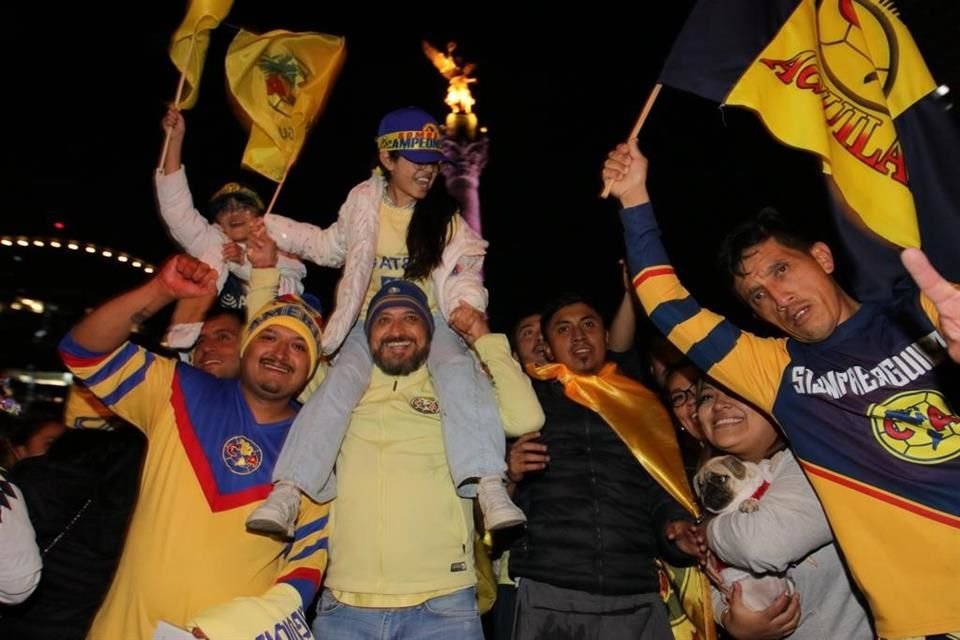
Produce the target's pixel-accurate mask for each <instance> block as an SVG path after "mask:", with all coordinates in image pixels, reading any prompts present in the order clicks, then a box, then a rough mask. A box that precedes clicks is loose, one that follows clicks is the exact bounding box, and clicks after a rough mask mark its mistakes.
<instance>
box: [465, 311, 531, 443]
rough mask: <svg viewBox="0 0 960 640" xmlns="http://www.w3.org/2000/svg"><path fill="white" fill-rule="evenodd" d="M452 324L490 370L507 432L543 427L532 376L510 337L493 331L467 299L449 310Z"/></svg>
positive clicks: (521, 433)
mask: <svg viewBox="0 0 960 640" xmlns="http://www.w3.org/2000/svg"><path fill="white" fill-rule="evenodd" d="M450 326H451V327H453V329H454V330H455V331H456V332H457V333H459V334H460V335H461V336H463V339H464V340H465V341H466V342H467V344H468V345H470V346H471V347H472V348H473V349H474V350H475V351H476V352H477V355H478V356H479V358H480V361H481V362H482V363H483V364H484V365H485V366H486V368H487V371H489V372H490V377H491V378H492V380H493V389H494V393H495V394H496V397H497V405H498V406H499V408H500V419H501V420H502V421H503V430H504V432H505V433H506V435H507V436H508V437H511V438H515V437H517V436H521V435H523V434H525V433H530V432H531V431H536V430H537V429H539V428H540V427H542V426H543V422H544V416H543V409H542V408H541V407H540V401H539V400H537V395H536V393H534V391H533V386H532V385H531V384H530V378H529V377H528V376H527V375H526V374H524V373H523V371H522V370H521V369H520V364H519V363H518V362H517V361H516V360H515V359H514V358H513V355H512V354H511V352H510V345H509V343H508V342H507V337H506V336H505V335H503V334H499V333H490V327H489V325H488V324H487V318H486V316H485V315H484V314H483V313H482V312H481V311H480V310H479V309H476V308H474V307H472V306H470V305H468V304H466V303H461V304H460V305H459V306H458V307H457V308H456V309H455V310H454V311H453V313H451V314H450Z"/></svg>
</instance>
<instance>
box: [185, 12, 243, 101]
mask: <svg viewBox="0 0 960 640" xmlns="http://www.w3.org/2000/svg"><path fill="white" fill-rule="evenodd" d="M231 5H233V0H190V2H189V3H188V5H187V15H186V17H185V18H184V19H183V22H182V23H180V26H179V27H178V28H177V30H176V32H175V33H174V34H173V38H172V39H171V40H170V59H171V60H173V64H174V65H175V66H176V67H177V69H179V70H180V73H182V74H183V75H184V84H183V92H182V93H181V95H180V101H179V102H178V103H177V108H179V109H189V108H190V107H192V106H193V105H195V104H196V103H197V94H198V89H199V88H200V76H202V75H203V61H204V59H206V57H207V47H209V46H210V31H212V30H213V29H216V28H217V26H219V24H220V21H221V20H223V19H224V18H226V17H227V14H228V13H230V7H231Z"/></svg>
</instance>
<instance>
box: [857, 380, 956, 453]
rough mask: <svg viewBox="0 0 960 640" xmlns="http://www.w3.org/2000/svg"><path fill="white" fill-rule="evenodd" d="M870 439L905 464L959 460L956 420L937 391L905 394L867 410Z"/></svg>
mask: <svg viewBox="0 0 960 640" xmlns="http://www.w3.org/2000/svg"><path fill="white" fill-rule="evenodd" d="M867 415H868V416H869V417H870V420H871V423H872V426H873V435H874V437H875V438H876V439H877V442H879V443H880V444H881V446H883V448H884V449H886V450H887V451H889V452H890V453H892V454H893V455H895V456H896V457H898V458H900V459H901V460H906V461H907V462H916V463H918V464H937V463H940V462H946V461H947V460H952V459H954V458H956V457H957V456H960V417H957V415H956V414H955V413H954V412H953V410H952V409H951V408H950V406H949V405H948V404H947V401H946V399H945V398H944V397H943V394H941V393H940V392H939V391H931V390H923V391H905V392H902V393H898V394H896V395H893V396H891V397H890V398H888V399H887V400H886V401H884V402H878V403H875V404H872V405H870V407H869V408H868V409H867Z"/></svg>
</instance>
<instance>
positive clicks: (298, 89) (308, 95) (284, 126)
mask: <svg viewBox="0 0 960 640" xmlns="http://www.w3.org/2000/svg"><path fill="white" fill-rule="evenodd" d="M346 51H347V50H346V42H345V40H344V39H343V38H342V37H340V36H332V35H328V34H325V33H293V32H290V31H271V32H269V33H265V34H263V35H256V34H253V33H250V32H247V31H243V30H241V31H240V33H238V34H237V36H236V37H235V38H234V39H233V42H232V43H231V44H230V48H229V49H228V50H227V59H226V68H227V83H228V84H229V86H230V93H231V95H232V97H233V100H234V102H235V103H236V105H237V106H238V107H239V108H240V109H241V110H242V114H241V117H242V118H243V119H244V120H246V121H247V124H249V126H250V139H249V141H248V142H247V148H246V150H245V151H244V153H243V166H245V167H247V168H249V169H252V170H254V171H256V172H258V173H260V174H262V175H264V176H266V177H268V178H270V179H271V180H273V181H275V182H280V181H281V180H282V179H283V176H284V174H285V172H286V171H287V169H288V167H289V166H290V165H292V164H293V162H294V161H295V160H296V158H297V155H298V154H299V153H300V150H301V149H302V148H303V143H304V141H305V140H306V137H307V132H308V131H309V129H310V125H311V124H312V123H313V121H314V119H315V118H316V117H317V115H318V114H319V113H320V111H321V109H322V108H323V105H324V104H325V102H326V100H327V97H328V96H329V94H330V90H331V89H332V88H333V83H334V81H335V80H336V78H337V74H338V73H339V72H340V68H341V67H342V66H343V60H344V58H345V56H346Z"/></svg>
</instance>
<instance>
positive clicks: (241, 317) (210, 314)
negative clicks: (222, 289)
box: [203, 304, 247, 329]
mask: <svg viewBox="0 0 960 640" xmlns="http://www.w3.org/2000/svg"><path fill="white" fill-rule="evenodd" d="M220 316H231V317H233V318H234V319H236V321H237V322H239V323H240V328H241V329H242V328H243V327H244V325H246V324H247V314H246V313H245V312H244V310H243V309H236V308H233V307H224V306H221V305H218V304H215V305H213V306H212V307H210V309H209V310H208V311H207V313H206V315H205V316H203V321H204V322H209V321H210V320H213V319H214V318H219V317H220Z"/></svg>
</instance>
